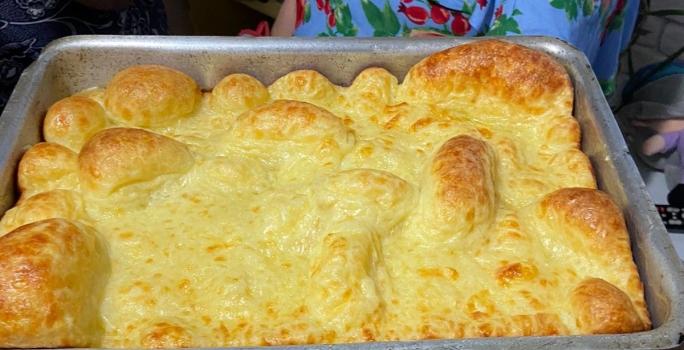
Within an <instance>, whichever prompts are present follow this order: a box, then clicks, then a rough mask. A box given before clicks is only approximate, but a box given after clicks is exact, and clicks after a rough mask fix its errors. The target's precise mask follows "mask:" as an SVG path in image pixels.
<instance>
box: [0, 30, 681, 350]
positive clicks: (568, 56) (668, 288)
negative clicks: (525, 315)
mask: <svg viewBox="0 0 684 350" xmlns="http://www.w3.org/2000/svg"><path fill="white" fill-rule="evenodd" d="M472 40H479V39H465V38H444V39H426V40H406V39H358V38H349V39H316V40H311V39H303V38H287V39H279V38H258V39H253V38H221V37H144V36H143V37H141V36H75V37H68V38H64V39H60V40H58V41H55V42H53V43H52V44H50V45H49V46H48V47H47V48H46V49H45V50H44V52H43V54H42V55H41V56H40V58H39V59H38V60H37V61H36V62H34V64H33V65H32V66H31V68H30V69H28V70H27V71H26V72H25V73H24V74H23V75H22V78H21V80H20V82H19V84H18V85H17V88H16V89H15V92H14V93H13V95H12V97H11V99H10V101H9V103H8V105H7V107H6V109H5V111H4V113H3V115H2V117H0V171H1V172H2V173H1V174H2V177H0V210H2V211H4V210H6V209H7V208H9V207H10V206H11V205H12V204H13V202H14V200H15V199H16V198H15V195H14V194H15V184H14V179H15V174H16V165H17V162H18V159H19V157H20V155H21V153H22V151H23V150H24V149H25V148H26V147H28V146H29V145H31V144H34V143H36V142H39V141H40V135H41V133H40V125H41V120H42V117H43V116H44V114H45V111H46V110H47V108H48V107H49V106H50V104H52V103H53V102H55V101H57V100H58V99H60V98H62V97H66V96H68V95H69V94H73V93H75V92H77V91H80V90H82V89H85V88H89V87H92V86H98V85H99V86H102V85H104V84H105V83H106V82H107V81H108V79H109V78H110V77H111V76H112V75H113V74H114V73H115V72H117V71H118V70H120V69H122V68H124V67H126V66H129V65H132V64H141V63H156V64H164V65H168V66H171V67H174V68H177V69H179V70H182V71H184V72H186V73H188V74H189V75H191V76H192V77H193V78H195V80H197V82H198V83H199V84H200V86H202V87H203V88H209V87H212V86H214V85H215V84H216V83H217V82H218V81H219V80H220V79H221V78H222V77H224V76H225V75H227V74H229V73H232V72H242V73H248V74H251V75H253V76H255V77H256V78H258V79H260V80H261V81H262V82H264V83H265V84H269V83H271V82H273V81H274V80H276V79H277V78H278V77H280V76H282V75H284V74H286V73H288V72H290V71H292V70H295V69H303V68H310V69H316V70H318V71H320V72H321V73H322V74H324V75H326V76H327V77H328V78H329V79H330V80H331V81H332V82H334V83H337V84H341V85H348V84H350V83H351V81H352V79H353V78H354V77H355V76H356V74H357V73H358V72H360V71H361V70H363V69H364V68H366V67H370V66H379V67H383V68H386V69H388V70H389V71H390V72H392V73H393V74H395V75H396V76H397V77H399V78H402V77H403V76H404V75H405V74H406V72H407V71H408V69H409V68H410V67H411V66H412V65H413V64H415V63H416V62H418V61H419V60H420V59H422V58H423V57H425V56H427V55H429V54H430V53H432V52H435V51H439V50H441V49H445V48H448V47H451V46H454V45H459V44H463V43H466V42H470V41H472ZM505 40H508V41H511V42H514V43H518V44H522V45H525V46H529V47H532V48H535V49H538V50H541V51H544V52H547V53H549V54H550V55H552V56H553V57H555V58H556V59H557V60H558V61H559V62H560V63H561V64H562V65H563V66H564V67H565V68H566V70H567V71H568V73H569V75H570V76H571V78H572V80H573V83H574V86H575V113H574V114H575V117H576V118H577V120H578V121H579V123H580V125H581V128H582V133H583V140H582V148H583V150H584V152H585V153H586V154H587V155H588V156H589V158H590V159H591V161H592V165H593V166H594V169H595V175H596V177H597V180H598V182H599V187H600V188H601V189H602V190H604V191H606V192H608V193H609V194H610V195H611V196H612V197H613V198H614V199H615V201H616V202H617V203H618V205H619V206H620V207H621V209H622V210H623V213H624V215H625V219H626V222H627V226H628V229H629V232H630V238H631V242H632V250H633V252H634V259H635V261H636V263H637V266H638V267H639V272H640V274H641V277H642V280H643V281H644V285H645V293H646V299H647V304H648V306H649V310H650V312H651V317H652V319H653V323H654V329H653V330H650V331H646V332H640V333H634V334H620V335H596V336H559V337H514V338H478V339H462V340H435V341H417V342H413V341H412V342H390V343H366V344H341V345H334V346H332V347H334V348H338V349H356V348H359V349H360V348H364V349H369V348H370V349H380V348H383V349H384V348H395V349H442V348H443V349H489V348H493V347H506V348H511V349H529V348H533V347H534V348H558V347H563V348H569V349H583V348H605V349H618V348H619V349H622V348H630V349H644V348H653V349H655V348H658V349H661V348H670V347H673V346H676V345H677V344H678V343H679V342H680V341H681V340H680V337H681V336H682V333H683V332H684V271H683V269H682V266H681V264H680V262H679V259H678V258H677V255H676V253H675V251H674V249H673V247H672V244H671V242H670V240H669V237H668V236H667V233H666V231H665V229H664V227H663V225H662V223H661V222H660V219H659V217H658V216H657V213H656V212H655V208H654V206H653V203H652V202H651V200H650V198H649V196H648V194H647V193H646V191H645V186H644V184H643V182H642V181H641V178H640V177H639V175H638V172H637V171H636V167H635V165H634V163H633V161H632V160H631V158H630V155H629V153H628V150H627V147H626V145H625V143H624V140H623V139H622V136H621V134H620V132H619V129H618V128H617V124H616V123H615V121H614V119H613V118H614V117H613V115H612V113H611V112H610V109H609V107H608V104H607V102H606V101H605V98H604V97H603V95H602V93H601V90H600V87H599V85H598V83H597V81H596V78H595V76H594V75H593V73H592V72H591V68H590V66H589V63H588V61H587V60H586V58H585V57H584V55H583V54H582V53H580V52H579V51H577V50H576V49H574V48H573V47H571V46H570V45H568V44H566V43H564V42H562V41H560V40H557V39H551V38H543V37H507V38H505ZM305 347H306V348H312V349H323V348H326V349H328V348H330V346H327V345H315V346H305ZM276 348H285V347H276ZM287 348H291V347H287Z"/></svg>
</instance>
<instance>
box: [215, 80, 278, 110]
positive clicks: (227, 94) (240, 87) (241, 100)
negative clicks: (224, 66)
mask: <svg viewBox="0 0 684 350" xmlns="http://www.w3.org/2000/svg"><path fill="white" fill-rule="evenodd" d="M268 100H269V95H268V90H267V89H266V87H265V86H264V84H262V83H261V82H260V81H258V80H256V79H255V78H254V77H252V76H249V75H247V74H231V75H228V76H226V77H225V78H223V79H222V80H221V81H220V82H219V83H218V84H216V86H215V87H214V89H213V90H212V91H211V102H210V103H211V106H212V108H214V109H215V110H217V111H220V112H224V113H232V114H240V113H242V112H244V111H247V110H250V109H252V108H254V107H258V106H261V105H263V104H265V103H266V102H268Z"/></svg>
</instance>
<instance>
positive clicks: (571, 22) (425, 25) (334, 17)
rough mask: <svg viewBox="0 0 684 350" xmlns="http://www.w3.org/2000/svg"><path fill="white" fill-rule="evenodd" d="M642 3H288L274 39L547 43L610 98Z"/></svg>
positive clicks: (443, 0) (451, 0) (434, 0)
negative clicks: (571, 49) (567, 51)
mask: <svg viewBox="0 0 684 350" xmlns="http://www.w3.org/2000/svg"><path fill="white" fill-rule="evenodd" d="M638 11H639V1H638V0H535V1H529V0H354V1H345V0H285V1H284V3H283V6H282V8H281V10H280V13H279V14H278V17H277V18H276V21H275V23H274V25H273V30H272V35H274V36H291V35H294V36H308V37H315V36H324V37H336V36H357V37H372V36H433V35H434V36H442V35H455V36H492V35H546V36H552V37H556V38H559V39H562V40H565V41H567V42H569V43H570V44H573V45H575V46H576V47H577V48H579V49H580V50H582V51H583V52H584V53H585V54H586V56H587V58H588V59H589V61H590V62H591V64H592V67H593V69H594V72H595V73H596V76H597V77H598V79H599V82H600V83H601V87H602V88H603V91H604V93H605V94H606V95H611V94H612V93H613V92H614V91H615V75H616V72H617V69H618V56H619V54H620V51H622V49H624V48H625V47H626V46H627V45H628V43H629V40H630V38H631V35H632V31H633V30H634V24H635V21H636V17H637V14H638Z"/></svg>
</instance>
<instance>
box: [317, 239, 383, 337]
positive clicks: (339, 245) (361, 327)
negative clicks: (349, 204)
mask: <svg viewBox="0 0 684 350" xmlns="http://www.w3.org/2000/svg"><path fill="white" fill-rule="evenodd" d="M313 254H314V256H313V259H312V262H311V267H310V272H309V273H310V276H311V279H310V284H309V286H308V289H307V295H308V296H309V297H308V298H307V301H308V306H309V310H310V312H311V315H312V317H313V319H314V320H316V321H317V322H320V326H319V327H320V329H321V331H322V334H323V337H322V339H320V340H319V342H330V341H331V340H335V341H354V340H355V339H363V340H366V341H370V340H374V339H375V337H376V334H377V331H378V330H377V328H378V324H379V322H380V319H381V318H382V311H383V310H382V306H383V305H382V299H381V296H380V291H379V287H378V282H379V281H378V280H379V279H380V278H381V277H380V276H379V275H380V274H383V271H379V270H381V269H383V267H379V266H378V264H379V261H380V260H381V259H382V257H381V256H382V251H381V250H380V246H379V244H378V242H377V241H376V239H375V238H374V236H373V234H372V233H370V232H354V231H346V230H341V231H340V232H332V233H328V234H326V235H325V236H324V237H323V238H322V240H321V241H320V243H319V246H318V248H317V249H315V250H314V253H313Z"/></svg>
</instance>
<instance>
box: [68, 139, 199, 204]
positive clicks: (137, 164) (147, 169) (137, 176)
mask: <svg viewBox="0 0 684 350" xmlns="http://www.w3.org/2000/svg"><path fill="white" fill-rule="evenodd" d="M192 164H193V157H192V154H190V151H189V150H188V149H187V147H186V146H185V145H184V144H182V143H180V142H178V141H174V140H173V139H171V138H168V137H166V136H162V135H159V134H155V133H152V132H149V131H146V130H142V129H128V128H112V129H106V130H103V131H101V132H99V133H97V134H95V136H93V137H92V138H91V139H90V140H89V141H88V142H87V143H86V144H85V145H84V146H83V149H82V150H81V153H80V154H79V155H78V174H79V178H80V180H81V184H82V186H83V189H84V190H86V191H89V192H94V193H99V194H109V193H112V192H114V191H116V190H117V189H119V188H121V187H123V186H126V185H130V184H134V183H139V182H144V181H148V180H151V179H154V178H155V177H157V176H160V175H166V174H174V173H183V172H186V171H187V170H189V169H190V167H191V166H192Z"/></svg>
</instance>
